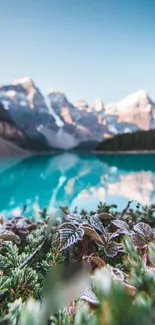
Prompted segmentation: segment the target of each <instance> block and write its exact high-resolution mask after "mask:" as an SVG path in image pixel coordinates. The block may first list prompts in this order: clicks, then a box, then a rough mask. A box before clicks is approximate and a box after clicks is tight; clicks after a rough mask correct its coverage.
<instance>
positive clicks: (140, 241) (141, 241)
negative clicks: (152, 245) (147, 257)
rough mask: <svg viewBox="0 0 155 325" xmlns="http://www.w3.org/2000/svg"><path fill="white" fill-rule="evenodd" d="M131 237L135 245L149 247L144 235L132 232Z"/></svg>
mask: <svg viewBox="0 0 155 325" xmlns="http://www.w3.org/2000/svg"><path fill="white" fill-rule="evenodd" d="M131 238H132V240H133V243H134V245H135V246H136V247H137V248H145V247H147V242H146V240H145V238H144V236H142V235H141V234H132V235H131Z"/></svg>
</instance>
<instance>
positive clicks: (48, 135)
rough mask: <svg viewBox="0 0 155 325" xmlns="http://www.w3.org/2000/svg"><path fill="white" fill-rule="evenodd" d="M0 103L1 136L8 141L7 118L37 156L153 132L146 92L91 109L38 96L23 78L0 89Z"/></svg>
mask: <svg viewBox="0 0 155 325" xmlns="http://www.w3.org/2000/svg"><path fill="white" fill-rule="evenodd" d="M0 103H1V111H0V136H2V134H3V137H4V138H6V137H8V133H7V132H5V131H4V123H5V122H4V116H5V118H9V119H11V120H12V121H13V124H14V125H16V127H17V128H21V129H22V137H23V139H24V141H26V139H27V137H29V139H32V142H33V144H34V148H35V146H36V149H37V150H38V148H39V147H40V150H42V149H44V150H49V149H62V150H72V149H74V148H79V147H82V148H84V147H85V145H86V147H88V148H89V149H90V148H91V146H92V148H91V149H94V146H95V143H98V142H101V141H104V140H105V139H107V138H111V137H113V136H115V135H117V134H124V133H127V132H130V133H132V132H135V131H137V130H145V131H147V130H150V129H154V128H155V103H154V102H153V100H152V99H151V98H150V97H149V95H148V93H147V92H146V90H144V89H139V90H138V91H136V92H134V93H132V94H129V95H128V96H126V97H124V98H122V99H121V100H120V101H116V102H112V103H107V104H104V102H103V101H102V100H101V99H97V100H95V101H94V104H93V105H89V104H88V103H87V101H85V99H80V100H77V101H76V102H75V103H74V104H73V103H71V102H70V101H69V100H68V97H67V96H66V94H65V93H64V92H62V91H59V90H51V91H49V92H48V93H47V95H46V96H45V95H42V93H41V91H40V90H39V88H38V87H37V86H36V84H35V82H34V81H33V79H31V78H30V77H24V78H21V79H17V80H15V81H13V82H12V83H11V84H9V85H4V86H3V85H1V86H0ZM2 107H3V109H2ZM5 112H7V114H6V113H5ZM7 127H8V126H7ZM9 127H10V126H9ZM9 127H8V128H9ZM2 130H3V132H2ZM9 130H10V131H9V132H13V129H9ZM11 141H13V140H11ZM30 141H31V140H30ZM29 143H30V142H29ZM88 144H89V145H88ZM19 145H21V147H22V146H23V141H21V143H20V144H19ZM34 148H33V149H34ZM28 149H29V148H28Z"/></svg>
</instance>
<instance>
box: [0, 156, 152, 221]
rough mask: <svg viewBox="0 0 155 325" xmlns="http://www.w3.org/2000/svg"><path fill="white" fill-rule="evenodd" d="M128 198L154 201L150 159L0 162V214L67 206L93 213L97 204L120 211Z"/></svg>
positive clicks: (41, 158) (63, 158)
mask: <svg viewBox="0 0 155 325" xmlns="http://www.w3.org/2000/svg"><path fill="white" fill-rule="evenodd" d="M130 199H136V200H138V201H139V202H140V203H142V204H150V203H152V202H153V203H155V155H106V156H100V155H99V156H97V155H93V154H85V155H78V154H76V153H64V154H56V155H52V156H38V157H31V158H27V159H25V160H22V161H17V160H15V159H14V160H11V159H10V160H8V159H7V160H2V159H1V161H0V210H1V213H4V214H5V215H17V214H19V213H20V209H22V207H23V205H25V204H27V214H28V215H31V214H32V213H34V212H35V213H36V211H38V210H39V209H40V208H44V207H48V209H49V210H51V209H52V208H53V207H59V206H62V205H68V206H69V207H71V208H74V207H75V206H78V207H79V209H81V208H86V209H88V210H91V209H95V208H96V206H97V204H98V203H99V202H100V201H103V202H109V203H116V204H118V206H119V208H120V209H122V208H123V207H124V206H125V204H126V202H127V201H128V200H130Z"/></svg>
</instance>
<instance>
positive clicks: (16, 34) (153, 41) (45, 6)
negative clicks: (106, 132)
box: [0, 0, 155, 103]
mask: <svg viewBox="0 0 155 325" xmlns="http://www.w3.org/2000/svg"><path fill="white" fill-rule="evenodd" d="M24 76H30V77H31V78H32V79H33V80H34V81H35V83H36V84H37V86H39V88H40V89H41V91H42V92H44V93H46V92H48V91H49V90H51V89H53V88H54V89H57V90H61V91H64V92H65V93H66V94H67V97H68V98H69V100H71V101H75V100H76V99H82V98H84V99H86V100H87V101H88V102H90V103H91V102H92V101H94V100H95V99H96V98H102V99H103V100H104V102H108V101H115V100H119V99H120V98H122V97H123V96H125V95H127V94H129V93H132V92H134V91H137V90H138V89H146V90H147V91H148V92H149V94H150V96H151V97H152V98H153V99H155V0H26V1H24V0H0V84H4V83H5V84H6V83H10V82H11V81H12V80H14V79H17V78H20V77H24Z"/></svg>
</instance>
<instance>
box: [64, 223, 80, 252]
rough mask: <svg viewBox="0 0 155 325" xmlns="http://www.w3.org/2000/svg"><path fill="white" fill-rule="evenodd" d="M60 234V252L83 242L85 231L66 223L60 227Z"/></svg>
mask: <svg viewBox="0 0 155 325" xmlns="http://www.w3.org/2000/svg"><path fill="white" fill-rule="evenodd" d="M58 232H59V238H60V244H59V248H58V250H59V251H62V250H64V249H66V248H68V247H70V246H71V245H74V244H75V243H77V242H78V241H79V240H82V239H83V236H84V230H83V229H82V228H78V227H76V226H75V225H74V224H71V223H69V222H64V223H63V224H62V225H60V226H59V227H58Z"/></svg>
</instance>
